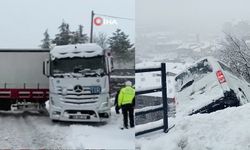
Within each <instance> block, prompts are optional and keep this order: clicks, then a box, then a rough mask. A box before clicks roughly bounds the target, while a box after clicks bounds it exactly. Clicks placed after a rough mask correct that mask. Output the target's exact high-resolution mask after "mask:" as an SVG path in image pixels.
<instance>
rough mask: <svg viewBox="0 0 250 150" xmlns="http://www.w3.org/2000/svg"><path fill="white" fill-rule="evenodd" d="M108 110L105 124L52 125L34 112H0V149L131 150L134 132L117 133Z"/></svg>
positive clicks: (116, 124) (116, 123)
mask: <svg viewBox="0 0 250 150" xmlns="http://www.w3.org/2000/svg"><path fill="white" fill-rule="evenodd" d="M121 124H122V115H121V114H120V115H117V114H115V112H114V109H112V118H111V120H110V122H108V123H107V124H86V123H85V124H84V123H66V122H59V123H53V122H51V120H50V119H49V117H48V116H41V115H39V114H37V113H23V112H0V139H1V140H0V147H1V149H26V148H27V149H85V148H86V149H134V147H135V141H134V139H135V138H134V132H135V131H134V129H129V130H121V129H120V126H121Z"/></svg>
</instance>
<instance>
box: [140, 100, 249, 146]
mask: <svg viewBox="0 0 250 150" xmlns="http://www.w3.org/2000/svg"><path fill="white" fill-rule="evenodd" d="M249 114H250V104H246V105H243V106H240V107H232V108H227V109H224V110H221V111H216V112H214V113H210V114H196V115H193V116H187V117H183V118H176V119H175V122H176V124H175V127H174V128H173V129H172V130H170V131H169V132H168V133H167V134H165V133H159V132H156V133H151V134H149V135H146V136H143V137H139V138H138V139H137V147H141V149H142V150H152V149H157V150H166V149H167V150H182V149H185V150H248V149H250V143H249V141H250V117H249Z"/></svg>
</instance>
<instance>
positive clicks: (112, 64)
mask: <svg viewBox="0 0 250 150" xmlns="http://www.w3.org/2000/svg"><path fill="white" fill-rule="evenodd" d="M113 70H114V63H113V57H111V56H110V57H108V72H109V73H111V72H112V71H113Z"/></svg>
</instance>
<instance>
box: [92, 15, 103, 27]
mask: <svg viewBox="0 0 250 150" xmlns="http://www.w3.org/2000/svg"><path fill="white" fill-rule="evenodd" d="M94 24H95V25H96V26H101V25H102V24H103V19H102V18H101V17H96V18H95V19H94Z"/></svg>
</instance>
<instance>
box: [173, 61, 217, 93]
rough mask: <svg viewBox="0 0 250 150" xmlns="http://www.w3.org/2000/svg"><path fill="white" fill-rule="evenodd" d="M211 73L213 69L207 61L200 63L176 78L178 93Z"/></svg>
mask: <svg viewBox="0 0 250 150" xmlns="http://www.w3.org/2000/svg"><path fill="white" fill-rule="evenodd" d="M211 72H213V69H212V66H211V65H210V64H209V62H208V60H207V59H204V60H202V61H200V62H198V63H197V64H195V65H194V66H192V67H190V68H188V69H187V70H186V71H184V72H183V73H181V74H179V75H178V76H177V77H176V78H175V81H176V91H177V92H180V91H182V90H183V89H185V88H187V87H189V86H191V85H192V84H193V83H194V82H196V81H198V80H200V79H201V78H203V77H204V76H206V75H207V74H209V73H211Z"/></svg>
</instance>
